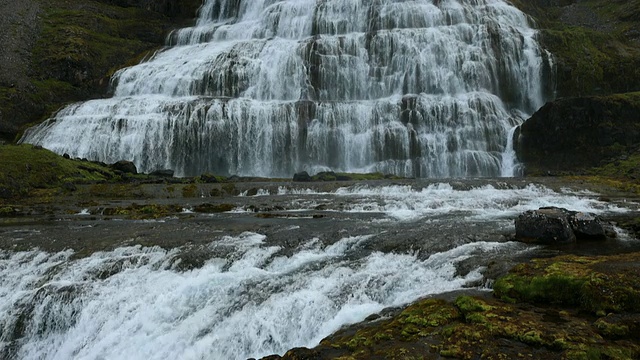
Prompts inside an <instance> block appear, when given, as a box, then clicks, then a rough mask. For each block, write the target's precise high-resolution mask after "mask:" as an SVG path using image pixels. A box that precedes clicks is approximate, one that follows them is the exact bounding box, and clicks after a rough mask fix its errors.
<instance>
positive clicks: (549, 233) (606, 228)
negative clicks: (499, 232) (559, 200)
mask: <svg viewBox="0 0 640 360" xmlns="http://www.w3.org/2000/svg"><path fill="white" fill-rule="evenodd" d="M515 225H516V240H518V241H522V242H526V243H535V244H562V243H569V242H574V241H576V240H578V241H593V240H596V241H603V240H606V239H607V238H609V237H615V231H613V229H612V228H611V226H610V225H609V224H607V223H606V222H604V221H603V220H602V219H601V218H599V217H598V216H595V215H593V214H590V213H583V212H577V211H570V210H567V209H563V208H556V207H549V208H540V209H538V210H529V211H526V212H524V213H523V214H521V215H520V216H518V218H517V219H516V220H515Z"/></svg>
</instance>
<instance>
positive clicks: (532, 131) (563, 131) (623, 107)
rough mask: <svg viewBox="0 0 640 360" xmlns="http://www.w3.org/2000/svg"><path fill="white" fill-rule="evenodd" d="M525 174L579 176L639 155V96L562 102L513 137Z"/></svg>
mask: <svg viewBox="0 0 640 360" xmlns="http://www.w3.org/2000/svg"><path fill="white" fill-rule="evenodd" d="M514 141H515V147H516V152H517V155H518V158H519V160H520V161H522V162H523V163H524V165H525V171H526V173H527V174H531V175H535V174H541V173H546V172H547V171H550V172H560V171H564V172H579V171H582V170H585V169H588V168H591V167H595V166H600V165H604V164H606V163H610V162H612V161H615V160H617V159H618V158H620V157H623V158H624V157H626V156H628V155H629V154H632V153H635V152H637V151H638V150H640V93H630V94H620V95H611V96H604V97H584V98H570V99H560V100H557V101H554V102H551V103H548V104H546V105H545V106H544V107H542V108H541V109H540V110H539V111H537V112H536V113H535V114H534V115H533V116H532V117H531V118H530V119H528V120H527V121H525V122H524V124H523V125H522V126H520V128H519V129H518V131H516V134H515V139H514Z"/></svg>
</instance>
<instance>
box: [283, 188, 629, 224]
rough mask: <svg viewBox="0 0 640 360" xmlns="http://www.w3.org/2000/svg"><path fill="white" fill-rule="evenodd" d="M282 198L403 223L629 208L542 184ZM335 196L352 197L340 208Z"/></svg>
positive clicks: (285, 192) (381, 190)
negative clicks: (445, 217)
mask: <svg viewBox="0 0 640 360" xmlns="http://www.w3.org/2000/svg"><path fill="white" fill-rule="evenodd" d="M278 194H279V195H315V196H316V197H315V201H313V200H312V199H308V198H307V199H305V200H302V199H300V200H296V201H294V202H292V203H293V204H297V205H300V204H302V206H303V207H304V208H305V209H311V208H314V207H315V206H318V205H319V204H318V203H320V202H322V203H323V204H324V205H325V207H326V208H327V209H328V210H339V211H351V212H370V213H384V214H386V215H387V216H389V217H391V218H393V219H396V220H402V221H412V220H416V219H420V218H425V217H432V216H439V215H445V214H450V213H458V214H461V215H463V216H464V217H467V218H472V219H497V218H509V217H514V216H516V215H517V214H519V213H521V212H523V211H526V210H531V209H538V208H540V207H545V206H556V207H563V208H567V209H570V210H573V211H583V212H591V213H595V214H602V213H605V212H626V211H628V209H626V208H621V207H619V206H617V205H615V204H612V203H608V202H604V201H600V200H598V199H597V198H596V195H597V194H595V193H593V192H589V191H573V190H569V189H564V190H562V191H560V192H556V191H554V190H552V189H549V188H547V187H544V186H541V185H534V184H530V185H527V186H525V187H523V188H512V189H498V188H496V187H494V186H492V185H485V186H481V187H474V188H470V189H466V190H456V189H454V188H453V186H452V185H450V184H448V183H439V184H433V185H429V186H427V187H424V188H420V189H416V188H415V187H413V186H410V185H394V186H381V187H376V186H351V187H343V188H339V189H337V190H335V191H333V192H316V191H314V190H311V189H289V188H286V187H280V188H279V190H278ZM331 196H335V197H338V198H340V197H344V198H348V199H349V201H341V202H340V204H341V205H340V206H341V207H340V208H336V207H335V205H334V204H333V201H331Z"/></svg>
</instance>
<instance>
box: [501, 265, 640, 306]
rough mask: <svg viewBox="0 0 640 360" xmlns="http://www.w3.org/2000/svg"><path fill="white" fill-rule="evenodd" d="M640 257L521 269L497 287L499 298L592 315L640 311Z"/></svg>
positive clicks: (523, 267) (510, 274)
mask: <svg viewBox="0 0 640 360" xmlns="http://www.w3.org/2000/svg"><path fill="white" fill-rule="evenodd" d="M638 284H640V253H631V254H624V255H613V256H602V257H578V256H572V255H567V256H563V257H559V258H553V259H541V260H533V261H532V262H530V263H527V264H523V265H519V266H517V267H515V268H514V269H512V270H511V271H510V272H509V274H508V275H506V276H504V277H502V278H500V279H499V280H498V281H496V283H495V285H494V292H495V294H496V296H498V297H499V298H501V299H503V300H505V301H510V302H530V303H536V304H554V305H561V306H577V307H578V308H580V309H582V310H584V311H588V312H590V313H593V314H600V313H608V312H614V313H620V312H639V311H640V288H639V287H638Z"/></svg>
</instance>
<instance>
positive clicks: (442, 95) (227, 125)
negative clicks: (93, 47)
mask: <svg viewBox="0 0 640 360" xmlns="http://www.w3.org/2000/svg"><path fill="white" fill-rule="evenodd" d="M549 69H550V64H549V59H548V56H547V55H546V54H545V52H544V51H543V50H542V49H541V48H540V46H539V45H538V43H537V42H536V32H535V30H534V29H532V28H531V27H530V26H529V21H528V18H527V16H526V15H525V14H524V13H522V12H520V11H519V10H518V9H516V8H515V7H513V6H512V5H510V4H508V3H506V2H505V1H501V0H414V1H400V0H325V1H316V0H284V1H277V0H207V1H205V2H204V4H203V6H202V7H201V9H200V10H199V13H198V18H197V21H196V24H195V25H194V26H193V27H190V28H185V29H180V30H178V31H175V32H173V33H172V34H170V35H169V36H168V40H167V47H166V48H165V49H163V50H162V51H158V52H157V53H156V54H155V55H154V56H153V57H151V59H149V60H148V61H146V62H144V63H142V64H139V65H136V66H133V67H129V68H126V69H123V70H121V71H119V72H117V73H116V74H115V75H114V77H113V79H112V85H113V96H112V97H111V98H108V99H99V100H91V101H87V102H83V103H77V104H73V105H70V106H68V107H66V108H64V109H62V110H61V111H59V112H58V113H57V114H55V116H54V117H53V118H51V119H49V120H48V121H46V122H45V123H43V124H41V125H40V126H38V127H36V128H33V129H30V130H29V131H27V132H26V134H25V136H24V138H23V139H22V141H23V142H26V143H33V144H39V145H42V146H44V147H46V148H49V149H51V150H53V151H55V152H57V153H60V154H63V153H67V154H69V155H71V156H72V157H77V158H88V159H91V160H99V161H103V162H107V163H113V162H116V161H119V160H123V159H125V160H131V161H133V162H134V163H135V164H136V166H137V167H138V169H139V170H140V171H143V172H150V171H153V170H156V169H174V170H175V173H176V175H178V176H190V175H199V174H202V173H207V172H209V173H216V174H221V175H230V174H236V175H244V176H266V177H289V176H291V175H292V174H293V173H294V172H297V171H301V170H306V171H309V172H317V171H322V170H333V171H344V172H376V171H379V172H384V173H392V174H396V175H400V176H408V177H413V176H415V177H469V176H512V175H513V174H514V169H515V168H516V167H517V164H516V163H515V161H514V158H513V156H514V155H513V152H512V151H511V149H509V142H508V140H509V139H508V137H509V134H510V131H511V130H512V129H513V128H514V127H515V126H516V125H518V124H520V123H521V122H522V121H523V119H524V118H525V117H526V116H527V114H531V113H532V112H533V111H535V110H537V109H538V108H539V107H540V106H541V105H542V104H543V103H544V101H545V93H546V90H545V85H544V83H543V81H542V79H543V78H544V76H543V75H544V74H545V72H548V71H550V70H549Z"/></svg>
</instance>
